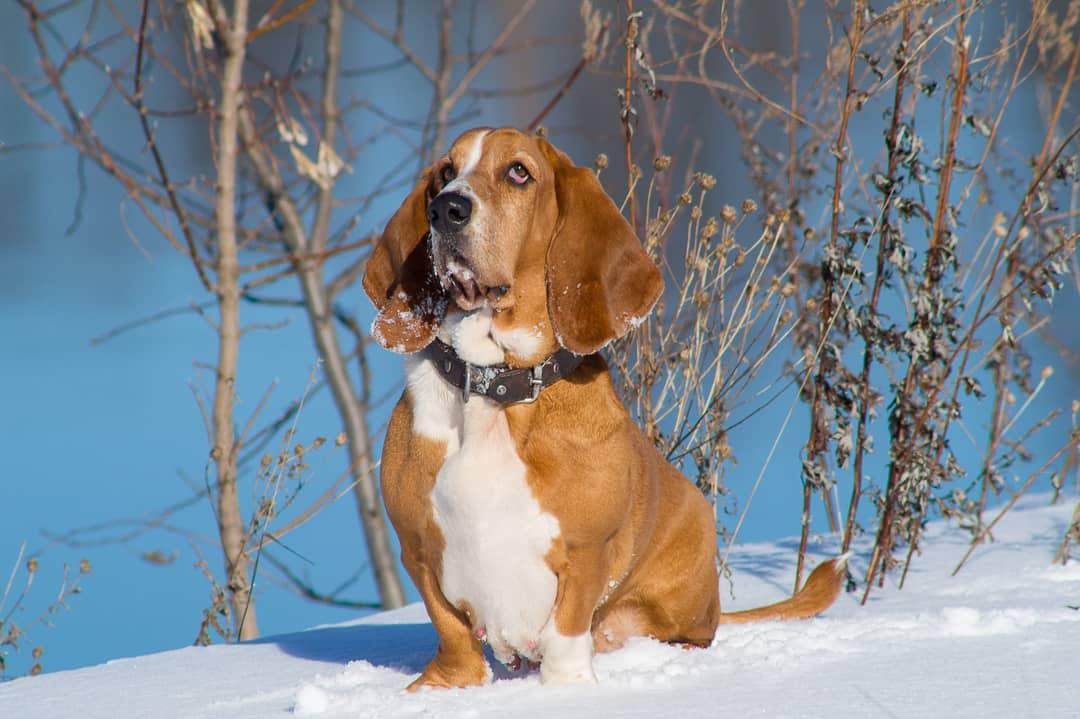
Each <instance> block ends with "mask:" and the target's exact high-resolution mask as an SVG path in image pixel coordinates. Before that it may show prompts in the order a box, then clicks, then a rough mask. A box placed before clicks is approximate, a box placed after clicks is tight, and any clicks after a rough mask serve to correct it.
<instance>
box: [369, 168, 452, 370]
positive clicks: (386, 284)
mask: <svg viewBox="0 0 1080 719" xmlns="http://www.w3.org/2000/svg"><path fill="white" fill-rule="evenodd" d="M430 194H431V171H430V170H428V171H425V172H424V174H423V176H422V177H421V178H420V181H419V182H417V184H416V187H415V188H413V191H412V192H410V193H409V196H408V197H407V198H405V202H403V203H402V205H401V207H400V208H398V211H397V212H395V213H394V216H393V217H391V218H390V222H388V223H387V224H386V229H385V230H384V231H383V234H382V237H380V238H379V242H378V244H376V246H375V249H374V250H372V252H371V256H370V257H369V258H368V261H367V267H366V268H365V269H364V291H365V292H366V293H367V296H368V298H370V299H371V302H372V304H374V305H375V308H376V309H377V310H378V311H379V313H378V315H376V317H375V322H374V323H373V324H372V326H371V336H372V337H374V338H375V341H377V342H378V343H379V344H380V345H382V346H383V347H385V348H386V349H388V350H392V351H394V352H406V353H407V352H416V351H418V350H422V349H424V348H425V347H427V346H428V345H429V344H431V341H432V340H433V339H435V335H436V333H438V331H439V323H440V322H442V320H443V317H444V316H445V314H446V298H445V294H444V293H443V291H442V289H441V288H440V286H439V281H438V279H437V278H436V277H435V269H434V266H433V265H432V261H431V247H430V242H429V239H428V220H427V205H428V200H429V199H430Z"/></svg>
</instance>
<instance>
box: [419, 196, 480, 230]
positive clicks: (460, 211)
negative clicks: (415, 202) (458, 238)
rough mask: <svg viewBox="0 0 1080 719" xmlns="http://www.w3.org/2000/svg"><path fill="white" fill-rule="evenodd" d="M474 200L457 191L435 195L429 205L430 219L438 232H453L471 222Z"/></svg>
mask: <svg viewBox="0 0 1080 719" xmlns="http://www.w3.org/2000/svg"><path fill="white" fill-rule="evenodd" d="M471 216H472V202H470V201H469V198H468V197H465V196H464V195H459V194H457V193H456V192H443V193H441V194H439V195H436V196H435V199H434V200H432V201H431V204H430V205H429V206H428V221H430V222H431V226H432V227H433V228H434V229H435V231H436V232H438V233H440V234H452V233H454V232H458V231H459V230H461V228H463V227H465V225H467V224H469V218H470V217H471Z"/></svg>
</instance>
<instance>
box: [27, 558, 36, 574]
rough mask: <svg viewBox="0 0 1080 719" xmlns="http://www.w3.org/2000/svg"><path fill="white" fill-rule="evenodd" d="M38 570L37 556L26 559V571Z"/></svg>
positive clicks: (31, 572)
mask: <svg viewBox="0 0 1080 719" xmlns="http://www.w3.org/2000/svg"><path fill="white" fill-rule="evenodd" d="M37 570H38V560H37V558H36V557H31V558H30V559H27V560H26V571H27V572H29V573H30V574H33V573H34V572H36V571H37Z"/></svg>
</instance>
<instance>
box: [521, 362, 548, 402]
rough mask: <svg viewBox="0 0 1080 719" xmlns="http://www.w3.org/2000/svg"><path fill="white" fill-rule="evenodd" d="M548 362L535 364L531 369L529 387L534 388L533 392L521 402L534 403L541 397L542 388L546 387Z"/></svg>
mask: <svg viewBox="0 0 1080 719" xmlns="http://www.w3.org/2000/svg"><path fill="white" fill-rule="evenodd" d="M546 364H547V362H543V363H541V364H538V365H533V366H532V368H531V369H530V370H529V387H530V388H531V390H532V394H531V395H530V396H529V397H527V398H525V399H523V400H521V402H520V404H532V403H533V402H535V401H536V400H537V399H539V397H540V390H542V389H543V388H544V365H546Z"/></svg>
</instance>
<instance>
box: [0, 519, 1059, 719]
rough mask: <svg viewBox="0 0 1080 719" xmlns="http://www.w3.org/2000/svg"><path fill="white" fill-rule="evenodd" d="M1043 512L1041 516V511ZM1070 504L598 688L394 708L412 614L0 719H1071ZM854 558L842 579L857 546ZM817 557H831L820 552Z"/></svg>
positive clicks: (723, 633) (456, 694)
mask: <svg viewBox="0 0 1080 719" xmlns="http://www.w3.org/2000/svg"><path fill="white" fill-rule="evenodd" d="M1044 503H1045V501H1044ZM1069 513H1070V508H1069V507H1042V506H1039V504H1038V501H1037V500H1032V501H1027V502H1022V503H1021V504H1020V505H1018V506H1017V507H1016V508H1015V509H1014V510H1013V511H1012V512H1011V513H1010V514H1009V515H1008V516H1007V517H1006V518H1005V520H1003V521H1002V523H1001V524H1000V525H999V528H998V529H997V530H996V532H995V534H996V537H997V542H995V543H994V544H992V545H988V546H986V547H982V548H980V549H979V550H977V551H976V552H975V554H974V556H973V557H972V559H971V560H970V561H969V563H968V565H967V566H966V567H965V568H964V569H963V570H962V571H961V572H960V573H959V574H958V575H957V576H956V577H950V576H949V575H950V572H951V571H952V569H953V567H954V566H955V565H956V562H957V561H958V560H959V559H960V557H961V556H963V553H964V551H965V549H966V542H967V539H966V535H964V534H962V533H960V532H958V531H956V530H953V529H950V528H948V527H947V526H945V525H944V524H942V523H938V524H935V525H933V526H931V527H930V528H929V529H928V531H927V534H926V548H925V551H924V553H923V556H921V557H918V558H917V559H916V561H915V562H914V563H913V565H912V569H911V571H910V572H909V574H908V578H907V586H906V587H905V588H904V590H903V591H899V590H897V588H895V587H893V586H886V587H885V588H884V589H882V590H879V591H876V592H875V593H873V594H872V595H871V599H870V601H869V602H868V603H867V605H866V606H865V607H863V606H860V605H859V603H858V598H859V596H858V595H845V596H842V597H841V598H840V599H839V600H838V601H837V604H836V605H835V606H834V607H833V608H832V609H831V610H830V611H829V612H827V613H826V614H825V615H824V616H822V617H819V618H817V619H814V620H810V621H806V622H789V623H760V624H742V625H729V626H721V627H720V630H719V631H718V633H717V637H716V641H715V642H714V643H713V645H712V646H711V647H710V648H709V649H704V650H684V649H682V648H680V647H675V646H669V645H665V644H661V643H659V642H655V641H652V640H649V639H635V640H632V641H631V642H629V643H628V644H627V646H626V647H624V648H623V649H622V650H620V651H617V652H613V653H611V654H606V655H600V656H598V657H597V658H596V674H597V676H598V677H599V684H597V685H595V686H580V687H558V688H552V687H544V686H541V684H540V681H539V678H538V676H537V674H536V673H523V674H517V675H515V674H511V673H509V672H507V671H506V670H504V669H502V668H500V667H496V668H495V671H494V681H493V682H492V683H491V684H489V685H487V686H484V687H479V688H473V689H464V690H449V691H446V690H435V691H423V692H419V693H415V694H406V693H404V692H403V691H402V689H403V688H404V687H405V685H407V684H408V683H409V682H410V681H411V680H412V679H413V678H414V677H415V676H416V675H417V674H418V673H419V672H420V670H421V669H422V668H423V667H424V665H425V664H426V663H427V661H428V660H429V659H430V657H431V655H432V654H433V652H434V648H435V644H436V636H435V632H434V630H433V629H432V628H431V625H430V624H429V623H428V622H427V617H426V615H425V614H424V610H423V607H422V606H421V605H419V604H415V605H411V606H409V607H406V608H404V609H400V610H397V611H393V612H384V613H382V614H378V615H375V616H373V617H368V618H366V619H364V620H361V621H357V622H351V623H346V624H342V625H335V626H330V627H317V628H314V629H311V630H309V631H306V632H300V633H297V634H288V635H282V636H277V637H268V638H266V639H262V640H259V641H256V642H249V643H246V644H241V645H227V646H213V647H203V648H199V647H188V648H185V649H179V650H176V651H170V652H163V653H161V654H154V655H149V656H145V657H136V658H131V659H122V660H117V661H112V662H108V663H107V664H104V665H101V666H96V667H90V668H87V669H79V670H75V671H69V672H58V673H55V674H47V675H44V676H40V677H35V678H30V679H19V680H16V681H13V682H9V683H7V684H3V685H0V707H2V710H0V713H2V715H3V716H4V717H12V718H13V719H38V718H41V719H66V718H69V717H70V718H71V719H75V718H76V717H78V718H79V719H84V718H89V719H94V718H97V717H101V718H102V719H105V718H107V719H114V718H117V717H154V718H155V719H171V718H174V717H175V718H177V719H179V718H181V717H182V718H183V719H195V718H198V717H228V718H229V719H245V718H248V717H252V718H254V717H272V716H284V717H287V716H290V715H294V716H304V717H325V718H326V719H336V718H337V717H350V718H354V717H380V718H381V717H440V718H441V717H494V716H499V717H501V716H504V715H506V714H508V713H510V714H512V715H513V716H516V717H570V718H574V717H583V718H587V719H597V717H605V718H606V717H660V716H664V717H668V716H670V717H676V716H677V717H712V716H721V715H723V716H731V717H743V716H749V715H754V716H770V717H772V716H777V717H780V716H782V717H823V716H829V717H872V716H882V717H890V716H896V717H900V716H904V717H907V716H911V717H931V716H949V717H979V718H980V719H986V718H987V717H991V718H992V717H1003V718H1004V717H1010V718H1011V717H1028V716H1030V717H1035V716H1038V717H1077V716H1080V682H1078V681H1077V677H1078V676H1080V674H1078V671H1080V665H1078V664H1077V659H1076V646H1077V643H1078V641H1080V611H1078V610H1076V609H1074V607H1076V606H1077V605H1078V604H1080V564H1077V563H1074V564H1071V565H1068V566H1065V567H1060V566H1051V565H1050V560H1051V556H1052V552H1053V548H1054V545H1055V541H1054V539H1053V538H1054V537H1060V536H1061V533H1062V532H1063V531H1064V529H1065V526H1066V524H1067V522H1068V519H1069ZM793 546H794V545H793V543H792V542H778V543H771V544H755V545H746V546H744V547H741V548H740V549H739V550H738V551H737V552H736V553H734V554H733V562H732V563H733V567H734V573H735V581H736V585H735V590H736V595H735V597H734V598H732V596H731V587H730V586H728V585H726V584H725V585H724V587H723V588H722V592H723V597H722V598H723V601H724V604H725V609H727V610H732V609H740V608H746V607H750V606H755V605H758V604H763V603H767V602H771V601H775V600H777V599H779V598H781V597H783V596H784V595H785V594H786V593H788V592H790V590H791V587H790V583H791V578H792V576H793V562H792V560H793V557H794V551H793ZM861 549H862V551H861V552H857V553H856V555H855V556H854V557H853V558H852V563H853V569H854V571H855V572H856V575H857V576H858V573H859V571H860V569H862V568H864V567H865V560H866V551H865V550H866V549H867V548H866V547H862V548H861ZM819 550H820V551H819V553H818V558H823V557H825V556H827V555H828V553H829V551H828V550H829V548H828V547H827V546H823V547H820V548H819Z"/></svg>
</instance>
